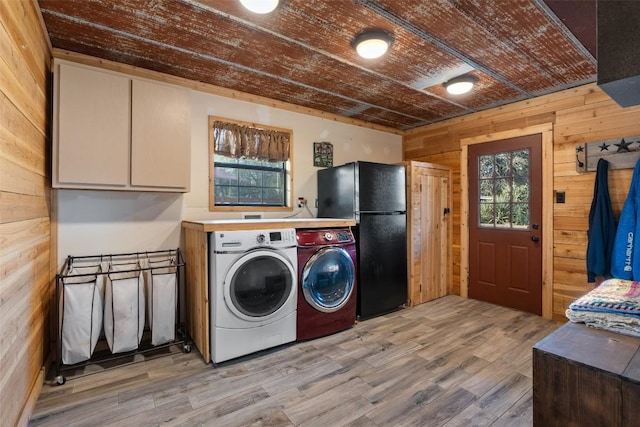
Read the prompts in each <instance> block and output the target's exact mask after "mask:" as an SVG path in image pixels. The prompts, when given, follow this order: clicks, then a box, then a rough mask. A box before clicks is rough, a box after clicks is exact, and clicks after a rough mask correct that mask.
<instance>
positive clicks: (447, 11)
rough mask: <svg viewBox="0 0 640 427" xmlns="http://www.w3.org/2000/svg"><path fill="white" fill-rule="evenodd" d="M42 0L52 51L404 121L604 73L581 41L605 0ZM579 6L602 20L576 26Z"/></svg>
mask: <svg viewBox="0 0 640 427" xmlns="http://www.w3.org/2000/svg"><path fill="white" fill-rule="evenodd" d="M38 2H39V5H40V8H41V10H42V14H43V17H44V21H45V24H46V28H47V31H48V32H49V36H50V38H51V42H52V44H53V47H55V48H61V49H65V50H69V51H74V52H79V53H83V54H88V55H92V56H95V57H99V58H104V59H109V60H113V61H117V62H121V63H125V64H130V65H135V66H138V67H142V68H146V69H150V70H154V71H159V72H163V73H167V74H171V75H175V76H179V77H184V78H187V79H191V80H195V81H201V82H205V83H210V84H213V85H217V86H221V87H225V88H229V89H233V90H237V91H242V92H246V93H251V94H255V95H260V96H265V97H268V98H272V99H276V100H280V101H284V102H289V103H292V104H296V105H300V106H304V107H310V108H314V109H317V110H321V111H324V112H329V113H334V114H338V115H341V116H345V117H352V118H356V119H360V120H364V121H367V122H371V123H375V124H377V125H381V126H385V127H389V128H394V129H399V130H406V129H411V128H414V127H418V126H422V125H426V124H429V123H434V122H437V121H441V120H445V119H448V118H452V117H456V116H460V115H464V114H468V113H471V112H474V111H480V110H483V109H488V108H492V107H496V106H499V105H503V104H507V103H511V102H514V101H519V100H523V99H527V98H530V97H534V96H539V95H543V94H547V93H551V92H554V91H558V90H561V89H566V88H570V87H573V86H578V85H582V84H585V83H588V82H592V81H595V77H596V60H595V58H594V56H593V53H590V50H589V49H590V48H591V47H590V46H588V45H587V47H585V46H584V45H583V44H582V43H581V42H580V39H582V40H583V41H584V40H587V39H588V37H593V34H595V0H586V1H572V2H570V3H571V4H572V10H571V11H569V13H567V11H565V13H566V15H567V16H564V17H563V16H560V14H558V15H556V14H555V13H554V11H553V10H554V9H553V8H554V4H555V3H558V2H557V1H554V0H546V2H544V1H543V0H429V1H425V0H375V1H369V0H355V1H354V0H323V1H321V0H315V1H311V0H280V5H279V6H278V8H277V9H276V10H275V11H274V12H272V13H270V14H268V15H256V14H253V13H251V12H249V11H247V10H245V9H244V8H243V7H242V6H241V5H240V3H239V2H238V1H237V0H198V1H196V0H38ZM556 10H560V11H562V8H561V7H557V8H556ZM585 14H587V15H585ZM588 14H590V15H588ZM571 16H581V17H584V16H593V22H590V21H588V20H587V22H586V23H585V22H584V21H585V20H584V19H582V21H581V22H580V23H579V24H580V27H579V28H578V27H576V28H578V29H579V30H580V31H582V33H580V32H579V31H575V29H574V33H575V35H574V33H572V25H571V24H572V22H575V21H572V20H571ZM367 29H383V30H386V31H387V32H389V33H391V34H393V37H394V42H393V44H392V46H391V48H390V50H389V51H388V52H387V54H386V55H385V56H383V57H382V58H379V59H374V60H371V59H362V58H360V57H359V56H358V55H357V54H356V52H355V50H354V49H353V48H352V46H351V43H352V40H353V38H354V36H356V35H357V34H359V33H361V32H363V31H365V30H367ZM585 34H586V36H585ZM585 44H586V43H585ZM465 73H468V74H472V75H474V76H476V77H477V78H478V79H479V80H478V84H477V85H476V87H475V88H474V90H473V91H472V92H471V93H469V94H466V95H458V96H453V95H449V94H448V93H447V92H446V91H445V90H444V87H443V82H445V81H446V80H448V79H451V78H453V77H456V76H458V75H461V74H465Z"/></svg>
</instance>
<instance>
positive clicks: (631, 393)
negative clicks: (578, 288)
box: [533, 323, 640, 427]
mask: <svg viewBox="0 0 640 427" xmlns="http://www.w3.org/2000/svg"><path fill="white" fill-rule="evenodd" d="M639 349H640V338H635V337H631V336H626V335H621V334H616V333H613V332H607V331H601V330H596V329H591V328H587V327H586V326H585V325H583V324H576V323H567V324H565V325H563V326H562V327H560V328H559V329H557V330H556V331H555V332H553V333H552V334H550V335H549V336H547V337H546V338H544V339H543V340H542V341H540V342H539V343H537V344H536V345H535V346H534V347H533V425H534V426H544V427H550V426H607V427H614V426H636V425H639V423H640V351H639Z"/></svg>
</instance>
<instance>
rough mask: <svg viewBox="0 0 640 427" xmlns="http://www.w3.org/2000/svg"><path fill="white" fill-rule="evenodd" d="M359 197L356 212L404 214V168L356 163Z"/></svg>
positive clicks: (405, 208)
mask: <svg viewBox="0 0 640 427" xmlns="http://www.w3.org/2000/svg"><path fill="white" fill-rule="evenodd" d="M356 165H357V168H356V175H357V182H358V186H357V187H356V192H357V193H358V194H356V198H358V196H359V201H358V206H357V207H356V210H357V211H360V212H405V211H406V210H407V202H406V186H405V182H406V180H405V168H404V166H399V165H387V164H382V163H370V162H358V163H356Z"/></svg>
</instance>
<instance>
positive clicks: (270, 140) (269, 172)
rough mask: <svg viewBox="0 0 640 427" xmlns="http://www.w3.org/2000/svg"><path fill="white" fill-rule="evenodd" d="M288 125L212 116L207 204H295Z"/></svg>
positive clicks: (285, 206)
mask: <svg viewBox="0 0 640 427" xmlns="http://www.w3.org/2000/svg"><path fill="white" fill-rule="evenodd" d="M291 134H292V132H291V131H290V130H287V129H280V128H273V127H269V126H261V125H254V124H249V123H244V122H238V121H231V120H229V119H221V118H217V117H213V116H210V117H209V159H210V162H211V164H210V173H209V209H210V210H212V211H213V210H259V211H268V210H284V209H287V210H288V209H291V206H292V205H291V173H290V164H291V158H290V155H291V139H292V138H291Z"/></svg>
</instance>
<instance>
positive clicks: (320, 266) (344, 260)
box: [302, 247, 355, 313]
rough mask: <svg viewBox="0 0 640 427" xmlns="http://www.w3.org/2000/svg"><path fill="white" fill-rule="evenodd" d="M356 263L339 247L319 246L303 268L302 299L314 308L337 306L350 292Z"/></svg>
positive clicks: (345, 301) (344, 301)
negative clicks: (320, 247)
mask: <svg viewBox="0 0 640 427" xmlns="http://www.w3.org/2000/svg"><path fill="white" fill-rule="evenodd" d="M354 284H355V267H354V265H353V260H352V259H351V257H350V256H349V253H348V252H347V251H346V250H344V249H342V248H339V247H326V248H322V249H320V250H318V251H317V252H316V253H314V254H313V255H312V256H311V258H309V260H308V261H307V263H306V264H305V266H304V269H303V271H302V293H303V295H304V299H305V300H306V301H307V302H308V303H309V304H310V305H311V306H312V307H313V308H315V309H316V310H319V311H322V312H324V313H331V312H334V311H337V310H340V308H342V307H343V306H344V305H345V304H346V303H347V301H348V300H349V297H350V296H351V294H352V293H353V289H354Z"/></svg>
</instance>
